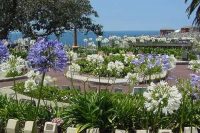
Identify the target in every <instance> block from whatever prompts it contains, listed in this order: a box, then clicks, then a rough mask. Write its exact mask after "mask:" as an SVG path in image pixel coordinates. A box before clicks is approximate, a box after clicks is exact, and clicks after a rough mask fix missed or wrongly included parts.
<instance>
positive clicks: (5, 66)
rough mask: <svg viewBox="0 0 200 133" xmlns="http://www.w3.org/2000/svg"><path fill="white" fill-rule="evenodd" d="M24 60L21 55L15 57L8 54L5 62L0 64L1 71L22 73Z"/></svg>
mask: <svg viewBox="0 0 200 133" xmlns="http://www.w3.org/2000/svg"><path fill="white" fill-rule="evenodd" d="M25 64H26V61H25V60H24V59H22V58H21V57H15V56H13V55H10V56H9V58H8V60H7V61H6V62H3V63H2V64H0V68H1V71H3V72H6V73H8V72H18V73H22V72H23V69H24V68H25V67H26V65H25Z"/></svg>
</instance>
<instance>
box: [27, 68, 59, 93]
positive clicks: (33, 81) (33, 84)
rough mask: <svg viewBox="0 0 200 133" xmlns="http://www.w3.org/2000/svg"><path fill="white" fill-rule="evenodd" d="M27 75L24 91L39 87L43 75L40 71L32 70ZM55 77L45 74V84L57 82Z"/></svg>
mask: <svg viewBox="0 0 200 133" xmlns="http://www.w3.org/2000/svg"><path fill="white" fill-rule="evenodd" d="M26 76H27V77H28V80H26V81H25V85H24V87H25V90H24V92H30V91H32V90H35V89H37V86H38V85H39V84H40V82H41V79H42V75H41V74H40V73H39V72H38V71H34V70H30V71H29V72H28V73H27V74H26ZM55 80H56V79H55V78H52V77H50V76H45V78H44V86H47V85H49V84H51V83H53V82H55Z"/></svg>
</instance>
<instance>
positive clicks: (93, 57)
mask: <svg viewBox="0 0 200 133" xmlns="http://www.w3.org/2000/svg"><path fill="white" fill-rule="evenodd" d="M87 61H89V62H92V63H95V64H102V63H103V62H104V58H103V56H102V55H99V54H92V55H88V56H87Z"/></svg>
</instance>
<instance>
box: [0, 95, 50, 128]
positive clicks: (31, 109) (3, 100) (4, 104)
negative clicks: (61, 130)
mask: <svg viewBox="0 0 200 133" xmlns="http://www.w3.org/2000/svg"><path fill="white" fill-rule="evenodd" d="M35 111H36V107H35V106H33V105H31V104H25V103H17V102H16V101H15V100H13V99H8V98H7V97H6V96H2V95H0V118H1V119H2V120H3V123H4V126H5V125H6V123H7V121H8V119H19V120H20V121H21V122H24V121H34V119H35ZM38 117H39V120H42V119H44V120H46V121H49V120H50V119H51V113H50V112H49V111H48V110H47V109H45V108H44V107H40V109H39V116H38Z"/></svg>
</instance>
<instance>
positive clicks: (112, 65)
mask: <svg viewBox="0 0 200 133" xmlns="http://www.w3.org/2000/svg"><path fill="white" fill-rule="evenodd" d="M107 70H108V71H110V72H116V74H120V73H121V72H122V71H123V70H124V64H123V63H122V62H120V61H115V62H109V63H108V67H107Z"/></svg>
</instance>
